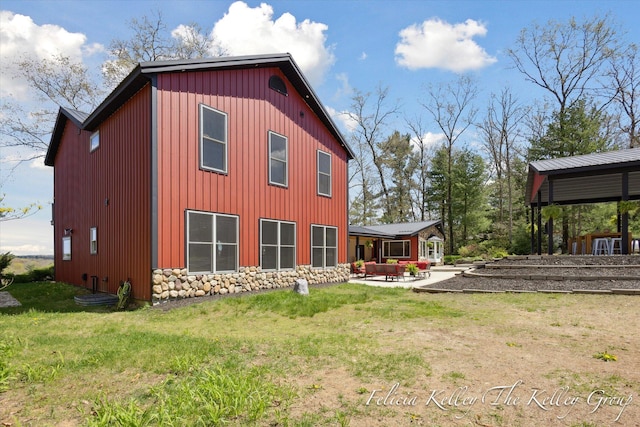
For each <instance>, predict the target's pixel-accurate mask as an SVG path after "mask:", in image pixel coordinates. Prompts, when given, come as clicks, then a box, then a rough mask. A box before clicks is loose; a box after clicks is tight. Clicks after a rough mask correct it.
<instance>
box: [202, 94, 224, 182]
mask: <svg viewBox="0 0 640 427" xmlns="http://www.w3.org/2000/svg"><path fill="white" fill-rule="evenodd" d="M200 167H201V168H203V169H208V170H212V171H216V172H223V173H226V172H227V115H226V114H225V113H223V112H221V111H218V110H214V109H213V108H211V107H207V106H206V105H202V104H200Z"/></svg>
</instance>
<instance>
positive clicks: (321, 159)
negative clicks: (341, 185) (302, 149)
mask: <svg viewBox="0 0 640 427" xmlns="http://www.w3.org/2000/svg"><path fill="white" fill-rule="evenodd" d="M318 194H319V195H321V196H328V197H331V154H329V153H325V152H324V151H320V150H318Z"/></svg>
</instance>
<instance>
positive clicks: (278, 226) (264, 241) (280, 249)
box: [260, 219, 296, 270]
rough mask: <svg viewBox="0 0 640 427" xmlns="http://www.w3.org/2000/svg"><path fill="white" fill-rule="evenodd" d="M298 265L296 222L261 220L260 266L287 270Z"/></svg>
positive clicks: (265, 268) (267, 268) (264, 268)
mask: <svg viewBox="0 0 640 427" xmlns="http://www.w3.org/2000/svg"><path fill="white" fill-rule="evenodd" d="M295 265H296V224H295V223H293V222H284V221H271V220H266V219H263V220H261V221H260V266H261V267H262V269H263V270H287V269H293V268H294V267H295Z"/></svg>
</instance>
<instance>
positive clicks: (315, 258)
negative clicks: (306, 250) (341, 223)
mask: <svg viewBox="0 0 640 427" xmlns="http://www.w3.org/2000/svg"><path fill="white" fill-rule="evenodd" d="M337 264H338V229H337V228H336V227H323V226H318V225H312V226H311V265H312V266H313V267H317V268H323V267H335V266H336V265H337Z"/></svg>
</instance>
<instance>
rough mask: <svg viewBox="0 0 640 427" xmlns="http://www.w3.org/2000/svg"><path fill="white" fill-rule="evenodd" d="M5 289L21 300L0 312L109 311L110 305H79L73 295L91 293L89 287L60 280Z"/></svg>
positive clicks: (22, 284) (24, 284) (13, 285)
mask: <svg viewBox="0 0 640 427" xmlns="http://www.w3.org/2000/svg"><path fill="white" fill-rule="evenodd" d="M4 291H6V292H9V293H10V294H11V296H13V297H14V298H15V299H17V300H18V301H20V304H21V305H20V306H18V307H5V308H0V314H20V313H25V312H28V311H30V310H36V311H41V312H47V313H51V312H57V313H72V312H109V311H112V310H111V309H110V308H108V307H100V306H97V307H96V306H94V307H82V306H79V305H77V304H76V303H75V302H74V300H73V297H74V296H76V295H86V294H88V293H90V292H89V291H88V290H87V289H84V288H80V287H77V286H70V285H67V284H65V283H60V282H29V283H14V284H12V285H11V286H9V287H8V288H6V289H4Z"/></svg>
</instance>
